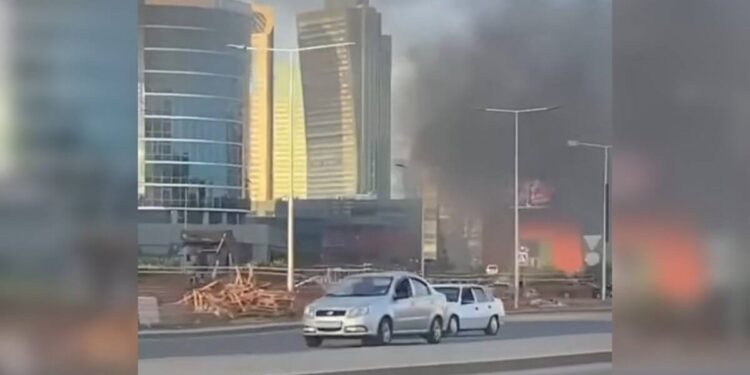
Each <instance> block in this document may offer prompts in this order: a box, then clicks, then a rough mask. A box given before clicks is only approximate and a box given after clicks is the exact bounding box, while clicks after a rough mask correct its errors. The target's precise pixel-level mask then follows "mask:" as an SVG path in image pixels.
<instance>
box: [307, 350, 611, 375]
mask: <svg viewBox="0 0 750 375" xmlns="http://www.w3.org/2000/svg"><path fill="white" fill-rule="evenodd" d="M611 362H612V351H601V352H591V353H579V354H562V355H554V356H545V357H529V358H517V359H503V360H496V361H479V362H468V363H440V364H430V365H415V366H407V367H390V368H387V367H384V368H376V369H363V370H354V369H352V370H346V371H327V372H325V371H324V372H315V373H309V374H305V375H414V374H431V375H454V374H455V375H469V374H483V373H494V372H501V371H503V372H504V371H523V370H536V369H544V368H555V367H564V366H577V365H589V364H595V363H611Z"/></svg>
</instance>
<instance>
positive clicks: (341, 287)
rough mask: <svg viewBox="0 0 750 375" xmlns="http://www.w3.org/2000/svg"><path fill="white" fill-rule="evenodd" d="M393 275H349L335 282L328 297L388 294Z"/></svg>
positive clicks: (327, 294)
mask: <svg viewBox="0 0 750 375" xmlns="http://www.w3.org/2000/svg"><path fill="white" fill-rule="evenodd" d="M391 282H393V278H392V277H385V276H349V277H346V278H344V279H343V280H341V281H340V282H339V283H337V284H334V285H333V286H332V287H331V288H330V289H329V290H328V293H326V296H328V297H370V296H382V295H386V294H388V290H389V289H390V288H391Z"/></svg>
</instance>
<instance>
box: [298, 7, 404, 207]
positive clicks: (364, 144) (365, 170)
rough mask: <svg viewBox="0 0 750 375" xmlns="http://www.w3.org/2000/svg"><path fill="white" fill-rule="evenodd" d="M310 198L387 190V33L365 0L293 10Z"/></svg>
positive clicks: (382, 193)
mask: <svg viewBox="0 0 750 375" xmlns="http://www.w3.org/2000/svg"><path fill="white" fill-rule="evenodd" d="M297 31H298V39H299V47H301V48H304V47H311V46H317V45H326V44H332V43H342V42H353V43H355V44H354V45H349V46H343V47H337V48H326V49H317V50H310V51H304V52H302V53H301V54H300V64H301V70H302V87H303V93H304V105H305V124H306V136H307V165H308V169H307V192H308V196H309V197H310V198H330V197H356V196H359V195H365V194H366V195H376V196H377V197H379V198H386V199H387V198H389V197H390V184H391V183H390V176H391V161H390V141H391V140H390V133H391V131H390V130H391V129H390V110H391V106H390V100H391V39H390V36H388V35H383V33H382V29H381V15H380V13H379V12H378V11H377V10H375V9H374V8H372V7H370V5H369V2H368V1H367V0H327V1H326V5H325V8H324V9H322V10H317V11H312V12H308V13H303V14H300V15H298V17H297Z"/></svg>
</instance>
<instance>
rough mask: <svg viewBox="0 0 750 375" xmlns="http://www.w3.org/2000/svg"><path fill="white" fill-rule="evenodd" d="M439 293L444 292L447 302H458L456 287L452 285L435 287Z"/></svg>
mask: <svg viewBox="0 0 750 375" xmlns="http://www.w3.org/2000/svg"><path fill="white" fill-rule="evenodd" d="M435 290H437V291H438V292H440V293H443V294H445V299H446V300H447V301H448V302H458V288H454V287H445V286H443V287H437V288H435Z"/></svg>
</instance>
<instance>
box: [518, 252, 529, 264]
mask: <svg viewBox="0 0 750 375" xmlns="http://www.w3.org/2000/svg"><path fill="white" fill-rule="evenodd" d="M518 265H519V266H524V267H525V266H528V265H529V253H518Z"/></svg>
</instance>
